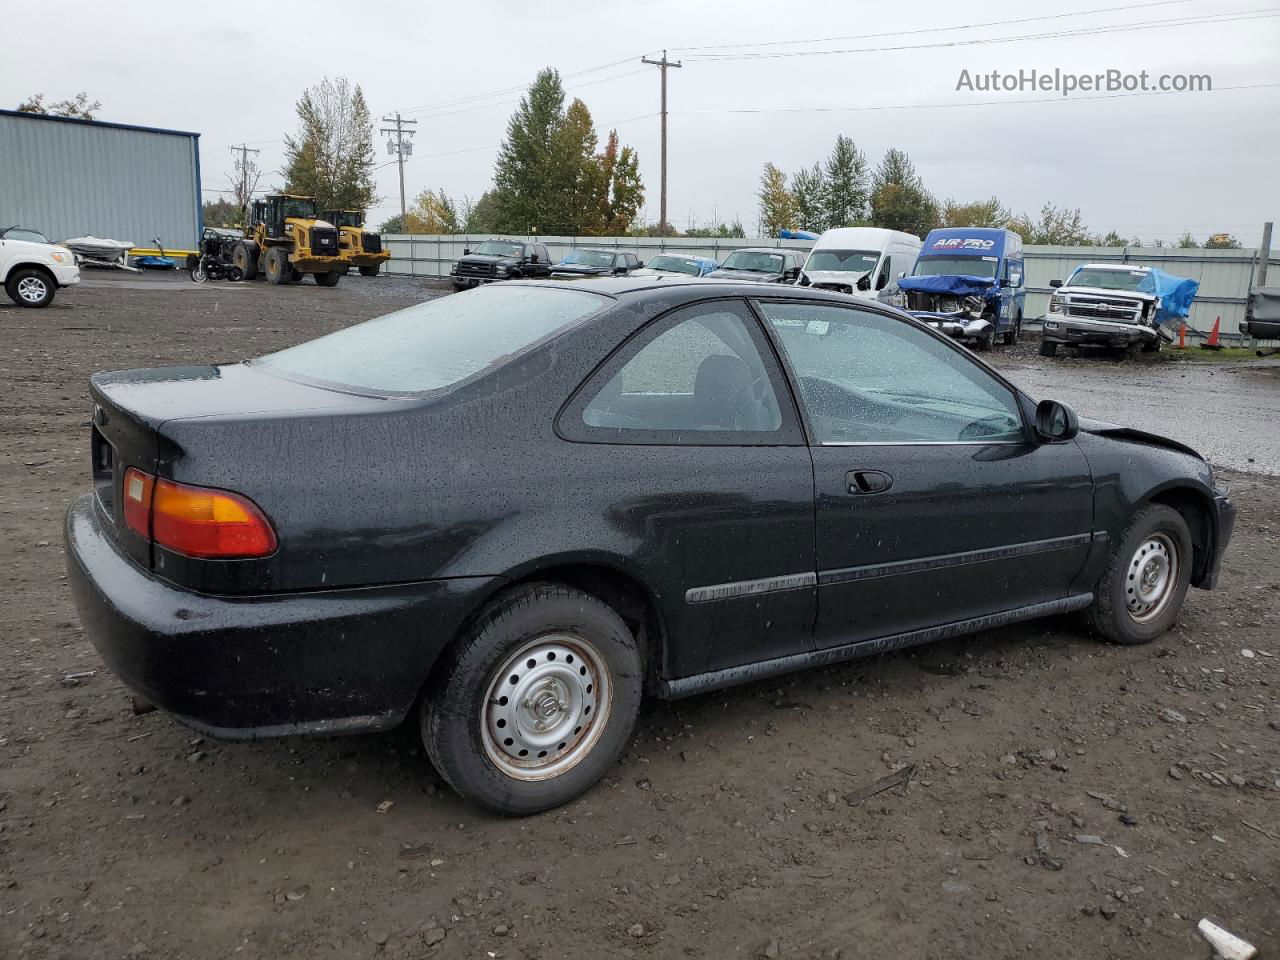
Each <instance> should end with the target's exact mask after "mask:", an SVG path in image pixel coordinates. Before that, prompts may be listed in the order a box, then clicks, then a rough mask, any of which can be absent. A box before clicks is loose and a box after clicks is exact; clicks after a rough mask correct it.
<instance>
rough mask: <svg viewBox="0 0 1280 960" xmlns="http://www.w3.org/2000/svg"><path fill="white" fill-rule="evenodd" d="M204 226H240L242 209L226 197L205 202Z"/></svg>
mask: <svg viewBox="0 0 1280 960" xmlns="http://www.w3.org/2000/svg"><path fill="white" fill-rule="evenodd" d="M204 225H205V226H206V227H237V226H240V207H239V206H237V205H236V204H235V203H234V202H233V201H231V200H228V199H226V198H225V197H219V198H218V199H217V200H206V201H205V202H204Z"/></svg>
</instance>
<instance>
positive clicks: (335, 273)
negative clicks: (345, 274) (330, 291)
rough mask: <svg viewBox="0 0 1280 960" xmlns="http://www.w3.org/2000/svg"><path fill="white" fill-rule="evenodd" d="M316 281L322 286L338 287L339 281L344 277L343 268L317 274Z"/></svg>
mask: <svg viewBox="0 0 1280 960" xmlns="http://www.w3.org/2000/svg"><path fill="white" fill-rule="evenodd" d="M315 278H316V283H318V284H319V285H320V286H322V287H336V286H337V285H338V281H339V280H341V279H342V271H341V270H331V271H329V272H328V273H317V274H315Z"/></svg>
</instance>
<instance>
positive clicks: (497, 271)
mask: <svg viewBox="0 0 1280 960" xmlns="http://www.w3.org/2000/svg"><path fill="white" fill-rule="evenodd" d="M493 272H494V275H495V276H499V277H505V276H506V275H507V274H508V273H509V272H510V271H509V270H508V268H507V267H504V266H502V265H501V264H499V265H498V266H496V267H494V268H493Z"/></svg>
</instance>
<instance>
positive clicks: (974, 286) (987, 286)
mask: <svg viewBox="0 0 1280 960" xmlns="http://www.w3.org/2000/svg"><path fill="white" fill-rule="evenodd" d="M898 286H899V288H901V289H903V290H916V291H919V292H920V293H950V294H952V295H953V296H957V297H968V296H979V297H981V296H985V295H986V294H987V292H988V291H990V290H991V289H992V288H994V287H995V286H996V281H995V279H994V278H992V277H972V276H948V275H947V274H939V275H936V276H933V275H930V276H923V277H903V278H902V279H901V280H899V281H898Z"/></svg>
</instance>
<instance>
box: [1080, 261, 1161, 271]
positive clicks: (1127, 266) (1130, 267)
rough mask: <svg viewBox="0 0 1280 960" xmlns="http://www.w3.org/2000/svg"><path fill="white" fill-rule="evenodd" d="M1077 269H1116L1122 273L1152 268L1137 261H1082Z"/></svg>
mask: <svg viewBox="0 0 1280 960" xmlns="http://www.w3.org/2000/svg"><path fill="white" fill-rule="evenodd" d="M1076 269H1077V270H1116V271H1118V272H1121V273H1130V272H1132V271H1134V270H1150V269H1151V268H1150V267H1143V266H1139V265H1138V264H1136V263H1082V264H1080V266H1078V267H1076Z"/></svg>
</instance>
